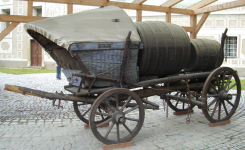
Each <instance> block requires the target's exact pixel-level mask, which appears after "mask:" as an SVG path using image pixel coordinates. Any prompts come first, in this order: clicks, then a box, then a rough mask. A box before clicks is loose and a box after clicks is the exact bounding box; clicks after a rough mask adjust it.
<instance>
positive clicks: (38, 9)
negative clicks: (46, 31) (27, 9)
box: [33, 6, 42, 17]
mask: <svg viewBox="0 0 245 150" xmlns="http://www.w3.org/2000/svg"><path fill="white" fill-rule="evenodd" d="M33 16H38V17H42V6H35V7H33Z"/></svg>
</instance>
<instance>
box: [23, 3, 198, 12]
mask: <svg viewBox="0 0 245 150" xmlns="http://www.w3.org/2000/svg"><path fill="white" fill-rule="evenodd" d="M27 1H29V0H27ZM35 1H37V2H52V3H65V4H67V3H71V4H78V5H89V6H102V5H103V4H104V0H93V1H91V0H83V1H81V0H35ZM108 5H113V6H117V7H120V8H123V9H135V10H138V9H142V10H143V11H155V12H171V13H177V14H185V15H193V14H194V11H193V10H189V9H179V8H169V7H163V6H153V5H141V4H136V3H124V2H115V1H109V2H108Z"/></svg>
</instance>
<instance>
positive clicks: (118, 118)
mask: <svg viewBox="0 0 245 150" xmlns="http://www.w3.org/2000/svg"><path fill="white" fill-rule="evenodd" d="M112 120H113V122H114V123H117V124H119V123H125V122H126V119H125V114H124V113H123V112H121V111H116V112H114V113H113V115H112Z"/></svg>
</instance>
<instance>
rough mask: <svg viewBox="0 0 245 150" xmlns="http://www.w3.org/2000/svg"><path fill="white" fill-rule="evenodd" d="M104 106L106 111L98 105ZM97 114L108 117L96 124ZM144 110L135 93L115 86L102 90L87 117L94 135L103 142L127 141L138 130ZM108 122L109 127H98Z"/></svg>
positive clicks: (142, 119) (141, 123)
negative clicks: (102, 110)
mask: <svg viewBox="0 0 245 150" xmlns="http://www.w3.org/2000/svg"><path fill="white" fill-rule="evenodd" d="M100 106H104V109H105V110H106V113H101V112H99V111H97V110H98V107H100ZM98 115H104V116H108V117H109V119H108V120H106V121H104V122H102V123H100V124H97V125H96V120H95V118H96V117H97V116H98ZM144 117H145V112H144V107H143V103H142V101H141V99H140V98H139V96H138V95H137V94H135V93H134V92H131V91H129V90H127V89H123V88H115V89H111V90H108V91H106V92H104V93H103V94H102V95H100V96H99V97H98V98H97V100H96V101H95V102H94V104H93V106H92V108H91V111H90V117H89V123H90V127H91V130H92V132H93V134H94V135H95V137H96V138H97V139H98V140H100V141H101V142H103V143H104V144H116V143H122V142H128V141H130V140H131V139H133V138H134V137H135V136H136V135H137V134H138V132H139V131H140V129H141V127H142V125H143V122H144ZM107 123H110V126H109V128H99V127H100V126H102V125H104V124H107Z"/></svg>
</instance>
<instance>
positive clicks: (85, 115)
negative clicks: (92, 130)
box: [73, 101, 108, 124]
mask: <svg viewBox="0 0 245 150" xmlns="http://www.w3.org/2000/svg"><path fill="white" fill-rule="evenodd" d="M91 107H92V104H89V103H84V102H75V101H74V102H73V108H74V111H75V113H76V115H77V117H78V118H79V119H80V120H81V121H83V122H84V123H86V124H89V111H90V110H91ZM98 111H99V112H103V110H102V109H101V107H98ZM107 119H108V117H104V116H103V115H101V116H97V117H96V122H95V123H96V124H98V123H101V122H103V121H105V120H107Z"/></svg>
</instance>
